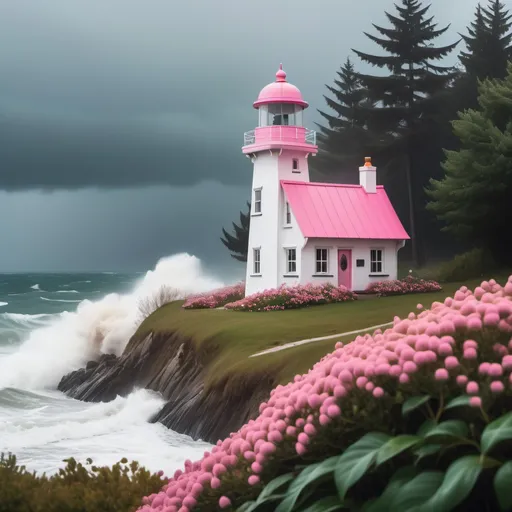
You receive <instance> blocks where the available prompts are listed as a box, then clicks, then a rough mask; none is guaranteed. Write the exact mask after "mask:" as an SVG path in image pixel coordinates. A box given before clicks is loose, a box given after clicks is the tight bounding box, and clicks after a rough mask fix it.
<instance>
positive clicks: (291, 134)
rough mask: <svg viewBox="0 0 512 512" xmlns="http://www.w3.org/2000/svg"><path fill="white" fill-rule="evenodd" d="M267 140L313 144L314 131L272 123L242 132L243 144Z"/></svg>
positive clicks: (314, 142)
mask: <svg viewBox="0 0 512 512" xmlns="http://www.w3.org/2000/svg"><path fill="white" fill-rule="evenodd" d="M269 142H286V143H294V142H298V143H301V144H303V143H306V144H311V145H313V146H314V145H316V131H315V130H309V129H306V128H304V127H302V126H287V125H286V126H285V125H273V126H260V127H258V128H256V129H255V130H251V131H249V132H245V133H244V146H250V145H252V144H259V143H269Z"/></svg>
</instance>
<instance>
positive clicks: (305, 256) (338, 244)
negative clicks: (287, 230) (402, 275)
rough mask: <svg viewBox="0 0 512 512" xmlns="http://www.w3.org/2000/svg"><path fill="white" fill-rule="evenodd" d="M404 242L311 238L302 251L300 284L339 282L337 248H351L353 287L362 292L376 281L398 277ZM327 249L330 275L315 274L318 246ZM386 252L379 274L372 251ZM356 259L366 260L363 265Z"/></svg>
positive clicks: (335, 283)
mask: <svg viewBox="0 0 512 512" xmlns="http://www.w3.org/2000/svg"><path fill="white" fill-rule="evenodd" d="M402 245H403V243H402V242H400V241H396V240H356V239H341V240H340V239H320V238H311V239H309V240H308V241H307V244H306V245H305V247H304V249H303V251H302V260H301V261H302V267H301V278H300V282H301V284H307V283H311V282H313V283H318V284H320V283H332V284H333V285H335V286H337V285H338V250H339V249H350V250H351V251H352V290H355V291H362V290H364V289H366V287H367V286H368V285H369V284H370V283H373V282H377V281H386V280H393V279H397V275H398V250H399V249H400V248H401V247H402ZM320 248H322V249H324V248H326V249H328V269H327V274H316V249H320ZM372 249H381V250H382V251H383V269H382V272H381V273H379V274H378V275H376V274H373V275H372V273H371V272H370V251H371V250H372ZM356 260H364V266H363V267H357V266H356Z"/></svg>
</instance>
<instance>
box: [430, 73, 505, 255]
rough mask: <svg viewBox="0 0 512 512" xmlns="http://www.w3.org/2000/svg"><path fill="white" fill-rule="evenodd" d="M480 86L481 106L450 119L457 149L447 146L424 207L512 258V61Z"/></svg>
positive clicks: (453, 229)
mask: <svg viewBox="0 0 512 512" xmlns="http://www.w3.org/2000/svg"><path fill="white" fill-rule="evenodd" d="M479 90H480V96H479V98H478V101H479V105H480V108H479V109H478V110H473V109H469V110H467V111H465V112H463V113H460V114H459V119H458V120H457V121H454V122H453V128H454V131H455V134H456V135H457V137H459V138H460V142H461V149H460V150H459V151H447V152H446V161H445V163H444V165H443V167H444V169H445V171H446V175H445V177H444V178H443V179H441V180H431V185H430V189H429V190H428V195H429V196H430V198H431V199H432V201H431V202H430V203H429V204H428V206H427V208H428V209H429V210H431V211H432V212H434V213H435V214H436V215H437V216H438V218H439V219H441V220H442V221H444V222H445V223H446V226H445V228H444V230H445V231H447V232H449V233H450V234H452V235H456V236H457V237H459V238H461V239H465V240H468V241H470V242H472V243H474V244H477V245H480V247H482V248H485V249H490V250H491V251H492V253H493V255H494V256H495V258H496V259H497V260H498V261H500V262H501V263H510V261H511V256H510V254H511V253H510V243H509V241H508V233H509V232H510V225H511V222H512V209H511V208H510V197H511V195H512V64H509V66H508V75H507V77H506V78H505V79H504V80H498V79H493V80H490V79H489V80H486V81H485V82H483V83H482V84H481V85H480V88H479Z"/></svg>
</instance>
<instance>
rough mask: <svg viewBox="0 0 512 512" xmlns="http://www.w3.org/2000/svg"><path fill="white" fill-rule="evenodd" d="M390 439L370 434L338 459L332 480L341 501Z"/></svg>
mask: <svg viewBox="0 0 512 512" xmlns="http://www.w3.org/2000/svg"><path fill="white" fill-rule="evenodd" d="M389 439H390V437H389V436H388V435H386V434H382V433H380V432H372V433H369V434H366V435H365V436H364V437H362V438H361V439H359V441H357V442H355V443H354V444H353V445H352V446H350V447H349V448H347V449H346V450H345V452H343V454H342V455H341V456H340V458H339V459H338V463H337V465H336V470H335V472H334V480H335V482H336V487H337V488H338V494H339V496H340V498H341V499H344V498H345V495H346V494H347V491H348V490H349V489H350V487H352V486H353V485H354V484H355V483H356V482H358V481H359V480H360V478H361V477H362V476H363V475H364V474H365V473H366V471H367V470H368V468H369V467H370V466H371V465H372V463H373V462H374V460H375V458H376V457H377V453H378V452H379V450H380V449H381V448H382V447H383V446H384V445H385V444H386V443H387V442H388V441H389Z"/></svg>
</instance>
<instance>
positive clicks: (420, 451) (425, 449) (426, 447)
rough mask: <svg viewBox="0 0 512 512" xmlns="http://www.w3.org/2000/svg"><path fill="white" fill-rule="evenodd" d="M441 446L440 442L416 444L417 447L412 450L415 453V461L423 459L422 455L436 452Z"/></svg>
mask: <svg viewBox="0 0 512 512" xmlns="http://www.w3.org/2000/svg"><path fill="white" fill-rule="evenodd" d="M442 447H443V445H442V444H435V443H433V444H423V445H421V446H418V448H416V449H415V450H414V455H416V462H418V461H419V460H421V459H423V458H424V457H428V456H429V455H434V453H437V452H438V451H439V450H440V449H441V448H442Z"/></svg>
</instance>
